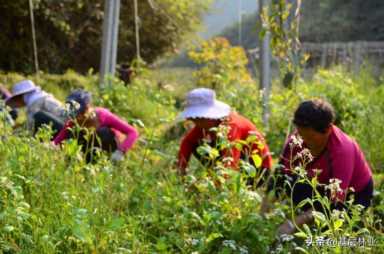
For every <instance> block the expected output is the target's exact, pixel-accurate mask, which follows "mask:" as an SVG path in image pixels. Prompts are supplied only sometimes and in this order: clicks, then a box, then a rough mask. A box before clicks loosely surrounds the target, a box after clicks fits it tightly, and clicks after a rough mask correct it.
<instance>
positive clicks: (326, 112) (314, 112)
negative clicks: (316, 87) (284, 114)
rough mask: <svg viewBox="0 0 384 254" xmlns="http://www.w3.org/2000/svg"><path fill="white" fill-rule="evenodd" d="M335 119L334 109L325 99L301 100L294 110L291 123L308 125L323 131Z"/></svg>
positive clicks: (301, 125) (300, 125) (302, 125)
mask: <svg viewBox="0 0 384 254" xmlns="http://www.w3.org/2000/svg"><path fill="white" fill-rule="evenodd" d="M334 120H335V111H334V110H333V107H332V105H331V104H329V103H328V102H327V101H325V100H321V99H314V100H308V101H303V102H302V103H300V105H299V107H298V108H297V109H296V111H295V115H294V118H293V123H294V124H295V125H296V126H298V127H309V128H312V129H314V130H315V131H317V132H321V133H325V132H326V130H327V128H328V127H329V126H330V125H331V124H332V123H333V122H334Z"/></svg>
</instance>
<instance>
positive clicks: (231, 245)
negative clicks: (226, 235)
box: [223, 240, 237, 250]
mask: <svg viewBox="0 0 384 254" xmlns="http://www.w3.org/2000/svg"><path fill="white" fill-rule="evenodd" d="M223 246H224V247H228V248H230V249H232V250H236V249H237V247H236V242H235V241H234V240H224V241H223Z"/></svg>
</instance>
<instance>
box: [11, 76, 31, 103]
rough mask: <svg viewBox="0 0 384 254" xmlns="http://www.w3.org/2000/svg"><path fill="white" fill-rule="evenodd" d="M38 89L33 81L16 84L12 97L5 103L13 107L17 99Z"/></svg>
mask: <svg viewBox="0 0 384 254" xmlns="http://www.w3.org/2000/svg"><path fill="white" fill-rule="evenodd" d="M36 88H37V87H36V85H35V83H33V81H32V80H23V81H20V82H19V83H16V84H15V85H13V87H12V96H11V97H9V98H8V99H7V100H6V101H5V102H6V103H7V104H8V105H11V104H12V103H13V101H14V99H15V98H16V97H18V96H20V95H24V94H27V93H30V92H33V91H35V90H36Z"/></svg>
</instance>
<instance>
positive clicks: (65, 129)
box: [53, 121, 73, 145]
mask: <svg viewBox="0 0 384 254" xmlns="http://www.w3.org/2000/svg"><path fill="white" fill-rule="evenodd" d="M72 126H73V123H72V122H71V121H67V122H66V123H65V125H64V127H63V128H62V129H61V130H60V131H59V133H58V134H57V135H56V137H55V138H54V139H53V144H54V145H59V144H61V143H62V142H63V141H64V140H65V139H67V138H68V134H69V133H68V132H69V129H70V128H71V127H72Z"/></svg>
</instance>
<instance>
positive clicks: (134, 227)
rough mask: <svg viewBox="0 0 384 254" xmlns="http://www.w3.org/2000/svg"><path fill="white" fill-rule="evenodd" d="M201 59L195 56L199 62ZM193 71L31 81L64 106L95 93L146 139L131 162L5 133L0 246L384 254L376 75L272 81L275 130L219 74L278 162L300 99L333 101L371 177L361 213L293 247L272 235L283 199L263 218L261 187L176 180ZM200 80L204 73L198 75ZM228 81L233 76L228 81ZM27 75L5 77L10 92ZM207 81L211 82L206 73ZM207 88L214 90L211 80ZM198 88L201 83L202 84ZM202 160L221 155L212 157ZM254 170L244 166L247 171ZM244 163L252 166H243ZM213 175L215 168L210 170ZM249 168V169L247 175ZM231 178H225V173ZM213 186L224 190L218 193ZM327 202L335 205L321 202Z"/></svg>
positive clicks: (0, 153) (244, 87)
mask: <svg viewBox="0 0 384 254" xmlns="http://www.w3.org/2000/svg"><path fill="white" fill-rule="evenodd" d="M195 57H197V56H195ZM207 73H208V72H203V73H201V72H200V73H199V74H197V75H196V76H195V77H192V76H191V74H190V71H189V70H177V71H175V70H170V69H159V70H146V69H143V70H142V71H141V73H140V74H139V75H138V77H137V78H136V79H134V81H133V83H132V84H130V85H128V86H125V85H124V84H123V83H122V82H121V81H118V80H112V82H111V85H110V86H107V87H105V88H104V89H99V88H98V87H99V86H98V80H97V77H96V76H95V75H93V74H92V73H89V74H88V75H83V76H81V75H78V74H76V73H74V72H71V71H69V72H67V73H66V74H64V75H51V74H43V73H42V74H40V75H39V76H30V77H29V78H31V79H32V80H34V81H35V82H36V84H38V85H40V86H42V87H43V88H44V89H46V90H47V91H49V92H52V93H53V94H55V95H56V96H57V97H58V98H59V99H61V100H64V98H65V96H66V95H67V94H68V92H69V91H70V90H71V89H74V88H77V87H84V88H86V89H88V90H90V91H92V92H93V95H94V102H95V104H96V105H100V106H105V107H107V108H109V109H110V110H111V111H113V112H115V113H116V114H118V115H120V116H122V117H123V118H124V119H126V120H127V121H128V122H129V123H131V124H133V125H135V126H136V127H137V128H138V130H139V132H140V139H139V141H138V143H137V144H136V145H135V146H134V148H133V150H131V151H130V152H128V154H127V156H126V158H125V160H124V161H122V162H119V163H115V164H114V163H111V162H110V161H109V160H108V158H107V157H106V156H105V155H104V154H101V155H100V159H99V160H97V162H95V163H93V164H86V163H85V161H84V159H83V157H82V155H81V150H80V148H79V146H78V145H77V143H76V142H74V141H68V142H67V143H65V145H64V146H63V148H62V149H61V150H56V149H52V148H51V147H50V146H47V143H48V142H49V140H48V136H47V133H48V132H47V131H48V130H47V131H42V132H39V134H38V136H37V137H36V138H32V137H30V136H29V135H28V133H27V132H26V131H25V130H23V129H22V128H21V129H17V130H15V131H13V130H12V129H11V128H10V127H9V126H7V125H6V123H5V122H3V121H2V122H1V123H0V124H1V126H0V160H1V164H0V250H1V252H2V253H383V249H384V234H383V229H384V224H383V221H382V218H383V216H384V174H383V169H384V153H383V145H384V141H383V125H384V100H383V99H382V98H383V97H384V80H382V79H377V78H373V77H371V75H370V74H369V70H367V69H365V70H363V71H361V73H349V72H348V71H346V70H344V69H343V68H334V69H332V70H318V72H317V73H316V74H315V75H314V77H313V78H312V79H310V80H305V81H304V80H299V81H298V82H297V83H296V84H295V85H294V86H293V87H292V88H290V89H288V88H283V87H282V86H280V84H279V82H277V81H276V82H275V84H274V89H273V92H272V97H271V102H270V104H271V105H270V106H271V115H270V124H269V126H268V127H265V126H263V124H262V121H261V97H260V96H261V95H260V91H259V90H258V87H257V82H255V81H253V80H252V78H250V77H246V78H244V79H241V80H242V82H237V81H236V80H237V79H236V78H233V77H230V76H225V75H223V73H221V74H220V75H221V76H220V75H219V74H217V75H215V76H213V78H218V77H219V78H220V80H219V81H220V82H218V84H224V85H222V86H220V87H216V90H217V93H218V97H219V99H220V100H223V101H225V102H227V103H228V104H230V105H231V106H233V108H234V109H235V110H237V111H238V112H240V113H241V114H243V115H244V116H246V117H248V118H249V119H251V120H252V121H253V122H254V123H255V124H256V126H257V127H258V128H259V129H260V130H261V131H262V132H263V133H264V134H265V135H266V138H267V142H268V145H269V146H270V149H271V151H272V152H273V157H274V159H275V163H277V159H278V156H279V153H280V151H281V149H282V146H283V143H284V141H285V138H286V135H287V133H288V132H289V131H290V130H292V126H291V124H290V121H291V118H292V114H293V110H294V109H295V107H296V106H297V105H298V103H299V102H300V101H301V100H303V99H309V98H313V97H321V98H326V99H327V100H328V101H330V102H331V103H332V104H333V105H334V107H335V109H336V112H337V125H338V126H340V127H341V128H342V129H343V130H344V131H345V132H346V133H348V134H349V135H350V136H352V137H353V138H355V139H356V140H357V141H358V143H359V144H360V146H361V147H362V149H363V151H364V152H365V155H366V157H367V159H368V160H369V162H370V164H371V167H372V170H373V171H374V175H375V177H374V181H375V194H374V204H373V206H372V207H371V208H369V209H368V211H366V213H365V214H364V215H361V214H360V212H359V209H358V208H356V207H352V208H351V210H352V211H353V212H352V213H351V214H347V213H339V212H336V211H333V212H331V213H330V214H329V215H324V214H321V213H318V214H316V216H315V218H316V221H315V224H314V225H313V226H311V227H305V228H303V229H301V230H300V231H299V232H298V233H297V234H296V235H294V236H292V237H288V238H286V239H282V240H278V239H277V238H276V229H277V227H278V226H279V225H280V224H281V223H282V222H283V221H284V220H285V218H291V216H292V213H293V211H294V209H295V208H293V207H292V206H291V205H290V203H289V202H287V200H285V201H279V202H276V203H275V206H274V208H273V209H272V210H271V212H270V213H268V214H266V215H264V216H262V215H260V202H261V199H262V197H263V195H264V194H263V188H260V189H256V190H250V189H247V187H246V185H245V183H244V181H243V177H242V175H241V173H238V172H234V171H231V170H227V169H225V168H224V169H223V168H221V169H220V170H218V171H217V172H216V173H217V174H216V175H215V176H212V174H211V172H212V168H204V167H203V166H202V165H201V164H199V163H198V162H197V161H195V160H194V161H192V164H191V165H190V167H189V175H188V176H187V177H186V178H185V179H181V178H180V177H179V176H178V174H177V172H176V170H175V167H174V165H175V159H176V154H177V150H178V145H179V141H180V138H181V136H182V135H183V133H184V131H185V130H184V127H183V125H182V124H181V123H177V122H175V118H176V116H177V113H178V112H179V111H180V110H181V109H182V105H183V104H182V103H183V97H184V95H185V93H186V92H187V91H188V90H189V89H191V88H193V87H195V86H196V85H195V84H196V82H197V80H196V77H197V78H200V82H201V77H202V76H204V75H205V74H207ZM199 75H200V76H199ZM231 75H237V74H236V73H233V74H231ZM22 78H24V77H22V76H20V75H19V74H16V73H7V74H1V75H0V82H1V83H4V84H6V85H7V86H10V85H12V84H13V83H14V82H15V81H18V80H20V79H22ZM204 78H205V79H209V78H212V77H209V75H208V76H207V75H205V76H204ZM211 83H212V82H211ZM199 84H200V85H203V84H204V83H199ZM205 152H206V153H207V156H210V153H211V152H212V153H213V152H214V151H209V150H208V151H205ZM248 166H249V165H248ZM244 167H247V164H246V163H244ZM213 169H215V168H213ZM250 170H252V169H250ZM222 171H225V172H226V173H227V174H230V176H231V177H230V178H229V179H227V180H224V179H223V177H221V174H220V172H222ZM216 181H221V182H222V184H221V185H220V186H219V187H218V186H217V185H215V182H216ZM322 202H323V203H324V204H329V201H328V200H327V199H326V198H323V200H322ZM319 237H324V238H327V239H339V238H340V237H348V238H349V239H353V238H354V239H359V237H361V238H362V237H364V239H368V238H369V237H371V238H372V239H374V240H375V243H374V245H372V246H369V245H366V246H364V247H345V246H344V247H343V246H329V245H328V246H327V245H324V246H316V245H312V246H309V244H308V239H313V240H314V241H316V239H319Z"/></svg>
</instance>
